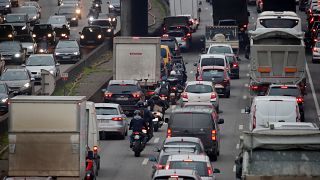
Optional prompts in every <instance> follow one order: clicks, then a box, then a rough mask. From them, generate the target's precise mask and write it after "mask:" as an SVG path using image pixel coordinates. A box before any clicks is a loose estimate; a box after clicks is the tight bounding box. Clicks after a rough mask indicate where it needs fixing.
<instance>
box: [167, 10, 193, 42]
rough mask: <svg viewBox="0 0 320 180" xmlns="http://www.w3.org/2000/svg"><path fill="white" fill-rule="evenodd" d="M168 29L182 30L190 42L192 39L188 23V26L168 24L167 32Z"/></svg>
mask: <svg viewBox="0 0 320 180" xmlns="http://www.w3.org/2000/svg"><path fill="white" fill-rule="evenodd" d="M178 17H179V16H178ZM189 24H190V21H189ZM169 31H182V32H183V33H184V34H185V35H186V38H187V39H188V40H189V41H190V42H191V40H192V29H191V28H190V26H189V25H188V26H170V27H168V32H169Z"/></svg>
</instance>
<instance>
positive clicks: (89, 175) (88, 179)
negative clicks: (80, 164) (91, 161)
mask: <svg viewBox="0 0 320 180" xmlns="http://www.w3.org/2000/svg"><path fill="white" fill-rule="evenodd" d="M95 179H96V177H95V175H94V174H93V172H92V170H88V171H86V177H85V180H95Z"/></svg>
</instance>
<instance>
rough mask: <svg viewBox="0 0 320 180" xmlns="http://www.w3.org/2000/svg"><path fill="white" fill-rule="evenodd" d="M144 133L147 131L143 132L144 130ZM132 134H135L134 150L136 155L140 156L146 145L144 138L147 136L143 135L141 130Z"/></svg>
mask: <svg viewBox="0 0 320 180" xmlns="http://www.w3.org/2000/svg"><path fill="white" fill-rule="evenodd" d="M145 131H146V130H145ZM142 133H144V134H146V133H147V132H143V130H142ZM132 136H133V142H132V151H133V152H134V156H135V157H139V156H140V154H141V152H142V151H143V149H144V147H145V139H144V138H146V136H143V135H142V134H141V133H140V132H133V133H132Z"/></svg>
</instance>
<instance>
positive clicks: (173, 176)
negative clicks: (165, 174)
mask: <svg viewBox="0 0 320 180" xmlns="http://www.w3.org/2000/svg"><path fill="white" fill-rule="evenodd" d="M168 169H169V168H168ZM170 177H171V178H179V176H176V175H172V176H170Z"/></svg>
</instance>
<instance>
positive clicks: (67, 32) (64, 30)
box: [61, 24, 70, 37]
mask: <svg viewBox="0 0 320 180" xmlns="http://www.w3.org/2000/svg"><path fill="white" fill-rule="evenodd" d="M62 33H63V34H66V35H67V37H69V36H70V29H69V28H68V27H67V26H66V25H65V24H64V25H62V28H61V34H62Z"/></svg>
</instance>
